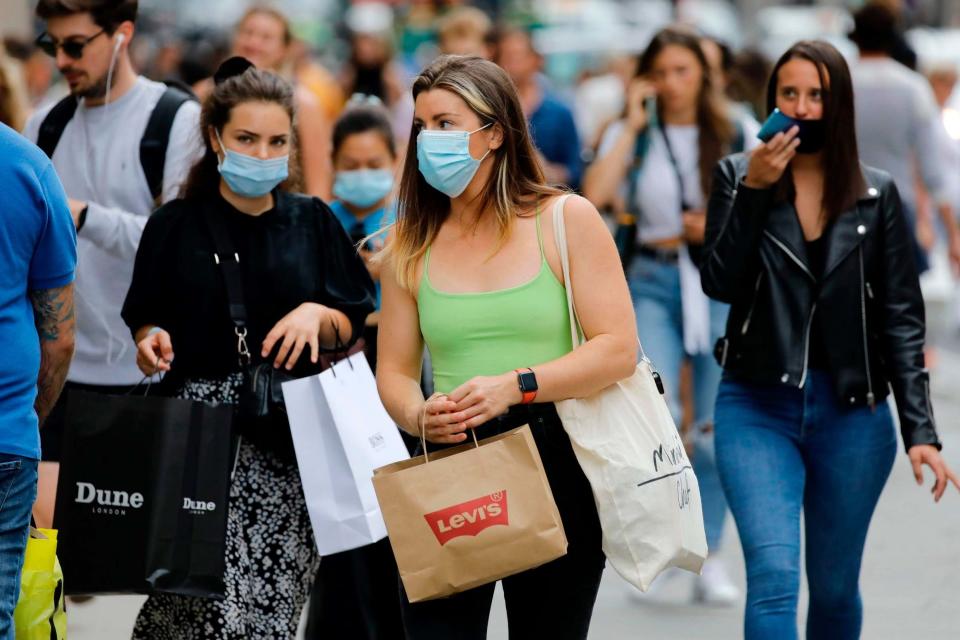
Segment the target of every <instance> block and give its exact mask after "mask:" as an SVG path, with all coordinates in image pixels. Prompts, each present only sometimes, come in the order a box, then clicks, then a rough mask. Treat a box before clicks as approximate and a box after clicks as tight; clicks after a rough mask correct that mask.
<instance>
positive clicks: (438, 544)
mask: <svg viewBox="0 0 960 640" xmlns="http://www.w3.org/2000/svg"><path fill="white" fill-rule="evenodd" d="M474 438H476V436H474ZM373 486H374V489H375V490H376V492H377V500H378V501H379V502H380V509H381V511H382V512H383V518H384V521H385V522H386V524H387V532H388V534H389V536H390V544H391V545H392V547H393V553H394V555H395V556H396V560H397V565H398V567H399V568H400V577H401V579H402V580H403V586H404V588H405V589H406V592H407V597H408V598H409V599H410V602H420V601H422V600H430V599H433V598H442V597H444V596H449V595H452V594H454V593H458V592H460V591H465V590H467V589H471V588H473V587H477V586H480V585H482V584H486V583H488V582H493V581H495V580H499V579H500V578H505V577H506V576H509V575H513V574H515V573H519V572H521V571H526V570H527V569H531V568H533V567H537V566H539V565H542V564H544V563H547V562H550V561H551V560H555V559H556V558H559V557H561V556H563V555H565V554H566V552H567V538H566V535H565V534H564V532H563V523H562V522H561V521H560V512H559V511H558V510H557V505H556V503H555V502H554V500H553V493H552V492H551V491H550V485H549V484H548V483H547V476H546V474H545V473H544V470H543V463H542V462H541V460H540V454H539V452H538V451H537V446H536V444H535V443H534V441H533V435H532V434H531V432H530V427H528V426H524V427H520V428H519V429H514V430H512V431H508V432H507V433H504V434H501V435H499V436H495V437H493V438H488V439H486V440H481V441H480V442H479V443H476V442H475V443H473V444H467V445H461V446H459V447H455V448H452V449H446V450H443V451H441V452H437V453H432V454H429V455H427V456H420V457H418V458H413V459H411V460H403V461H401V462H397V463H394V464H391V465H388V466H386V467H381V468H380V469H377V470H376V471H375V475H374V478H373Z"/></svg>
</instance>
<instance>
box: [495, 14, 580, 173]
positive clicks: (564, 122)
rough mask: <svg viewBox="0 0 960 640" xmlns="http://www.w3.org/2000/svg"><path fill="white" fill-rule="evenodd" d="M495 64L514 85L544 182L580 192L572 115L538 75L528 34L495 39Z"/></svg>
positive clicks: (538, 64) (511, 32)
mask: <svg viewBox="0 0 960 640" xmlns="http://www.w3.org/2000/svg"><path fill="white" fill-rule="evenodd" d="M495 61H496V63H497V64H498V65H500V66H501V67H503V70H504V71H506V72H507V75H509V76H510V78H511V79H512V80H513V83H514V84H515V85H516V86H517V93H518V94H519V95H520V104H521V105H522V106H523V112H524V113H525V114H526V116H527V120H528V121H529V123H530V135H531V136H532V137H533V143H534V146H536V148H537V151H539V152H540V156H541V158H540V159H541V162H542V163H543V170H544V173H545V174H546V178H547V182H550V183H552V184H560V185H566V186H568V187H570V188H572V189H579V188H580V179H581V177H582V175H583V160H582V158H581V155H580V152H581V149H580V136H579V135H578V134H577V125H576V123H575V122H574V119H573V112H572V111H571V110H570V107H568V106H567V105H566V104H564V103H563V102H562V101H561V100H560V99H559V98H558V97H557V96H555V95H553V94H552V93H551V92H549V91H547V89H546V88H545V86H544V79H543V77H542V76H541V73H540V72H541V70H542V68H543V58H542V57H541V56H540V54H539V53H538V52H537V50H536V49H535V48H534V46H533V40H532V39H531V37H530V33H529V32H527V31H524V30H522V29H511V30H507V31H505V32H503V33H502V34H501V35H500V36H499V37H498V38H497V47H496V60H495Z"/></svg>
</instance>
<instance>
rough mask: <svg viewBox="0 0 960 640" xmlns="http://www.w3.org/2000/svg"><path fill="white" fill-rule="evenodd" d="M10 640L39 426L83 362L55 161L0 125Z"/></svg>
mask: <svg viewBox="0 0 960 640" xmlns="http://www.w3.org/2000/svg"><path fill="white" fill-rule="evenodd" d="M0 193H2V194H3V199H2V200H0V345H3V347H2V348H3V356H2V357H0V639H2V640H7V639H8V638H10V639H12V638H13V637H14V634H13V610H14V608H15V607H16V604H17V598H19V596H20V571H21V568H22V566H23V555H24V551H25V550H26V547H27V536H28V535H29V528H30V511H31V508H32V506H33V501H34V499H35V497H36V493H37V464H38V461H39V459H40V433H39V429H38V427H39V426H40V425H42V424H43V420H44V418H46V417H47V415H48V414H49V413H50V409H51V408H52V407H53V405H54V403H55V402H56V400H57V396H59V395H60V390H61V389H62V388H63V382H64V380H65V379H66V376H67V368H68V367H69V365H70V358H71V357H72V356H73V341H74V313H73V277H74V270H75V269H76V265H77V236H76V231H75V230H74V224H73V218H72V217H71V215H70V206H69V204H68V203H67V196H66V194H65V193H64V191H63V187H62V186H61V184H60V180H59V178H57V174H56V172H55V171H54V169H53V164H52V163H51V162H50V160H49V159H48V158H47V156H45V155H44V154H43V152H42V151H40V149H38V148H37V147H35V146H33V145H32V144H30V143H29V142H28V141H27V140H26V139H25V138H23V137H21V136H20V135H19V134H18V133H17V132H15V131H14V130H13V129H10V128H9V127H7V126H4V125H2V124H0Z"/></svg>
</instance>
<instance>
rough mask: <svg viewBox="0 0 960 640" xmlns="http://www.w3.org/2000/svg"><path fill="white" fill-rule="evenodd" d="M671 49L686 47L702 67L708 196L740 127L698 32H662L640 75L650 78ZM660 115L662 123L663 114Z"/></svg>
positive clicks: (700, 115) (701, 140) (702, 151)
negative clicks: (714, 76) (717, 84)
mask: <svg viewBox="0 0 960 640" xmlns="http://www.w3.org/2000/svg"><path fill="white" fill-rule="evenodd" d="M671 46H673V47H683V48H684V49H686V50H687V51H689V52H690V53H692V54H693V55H694V56H695V57H696V58H697V63H698V64H699V65H700V71H701V75H702V80H701V84H700V91H699V93H698V94H697V127H698V129H699V135H698V142H697V144H698V146H699V155H700V188H701V189H703V193H704V194H708V193H710V180H711V179H712V177H713V168H714V167H715V166H716V164H717V162H719V161H720V158H722V157H723V156H724V154H727V153H730V151H731V145H732V144H733V140H734V138H735V137H736V127H735V126H734V124H733V122H731V112H730V108H729V106H728V104H727V102H726V100H725V99H724V98H723V96H722V95H721V94H720V93H719V91H718V90H717V89H716V87H714V86H713V80H712V79H711V76H710V65H709V63H708V62H707V57H706V56H705V55H704V53H703V49H702V48H701V47H700V36H699V35H697V34H696V33H695V32H694V31H692V30H689V29H685V28H682V27H667V28H666V29H663V30H661V31H659V32H658V33H657V34H656V35H655V36H653V40H651V41H650V44H649V45H647V48H646V50H645V51H644V52H643V53H642V54H641V55H640V63H639V65H638V67H637V75H638V76H646V75H649V74H650V72H651V71H652V70H653V65H654V64H655V63H656V61H657V58H658V57H659V56H660V54H661V53H663V50H664V49H666V48H667V47H671ZM658 108H662V107H658ZM659 115H660V116H661V118H660V120H661V122H662V121H663V119H662V115H663V114H662V113H661V114H659Z"/></svg>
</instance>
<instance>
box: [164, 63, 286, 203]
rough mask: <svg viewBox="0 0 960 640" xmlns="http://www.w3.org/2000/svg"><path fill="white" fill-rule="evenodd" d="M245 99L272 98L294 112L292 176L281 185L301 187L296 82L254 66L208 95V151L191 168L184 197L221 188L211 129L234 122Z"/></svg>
mask: <svg viewBox="0 0 960 640" xmlns="http://www.w3.org/2000/svg"><path fill="white" fill-rule="evenodd" d="M245 102H270V103H274V104H278V105H280V106H281V107H283V109H284V110H285V111H286V112H287V115H289V116H290V125H291V126H290V136H291V137H290V145H289V147H290V177H288V178H287V179H286V181H284V182H283V184H281V185H280V189H281V190H283V191H299V190H300V172H299V170H298V167H299V163H298V162H297V159H296V148H297V144H296V142H297V139H296V131H297V129H296V120H295V119H296V109H295V107H294V99H293V86H292V85H291V84H290V83H289V82H287V81H286V80H284V79H283V78H281V77H280V76H278V75H277V74H275V73H272V72H270V71H262V70H260V69H257V68H256V67H252V66H251V67H250V68H249V69H247V70H246V71H244V72H243V73H240V74H237V75H235V76H231V77H228V78H226V79H224V80H222V81H221V82H219V83H218V84H217V85H216V86H215V87H214V89H213V92H212V93H211V94H210V95H209V96H208V97H207V99H206V100H205V101H204V103H203V108H202V109H201V111H200V135H201V136H203V143H204V146H205V151H204V154H203V158H201V159H200V160H199V161H198V162H197V163H196V164H195V165H194V166H193V168H192V169H191V170H190V174H189V176H187V180H186V181H185V182H184V183H183V187H182V188H181V190H180V197H181V198H199V197H204V196H209V195H210V194H212V193H216V192H217V191H218V189H219V188H220V171H219V170H218V168H217V165H218V164H219V159H218V157H217V154H216V152H215V151H214V150H213V144H212V143H211V141H210V129H211V128H213V129H215V130H217V131H223V127H224V126H225V125H226V124H227V123H228V122H230V114H231V113H232V112H233V109H234V107H236V106H237V105H240V104H243V103H245Z"/></svg>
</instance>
